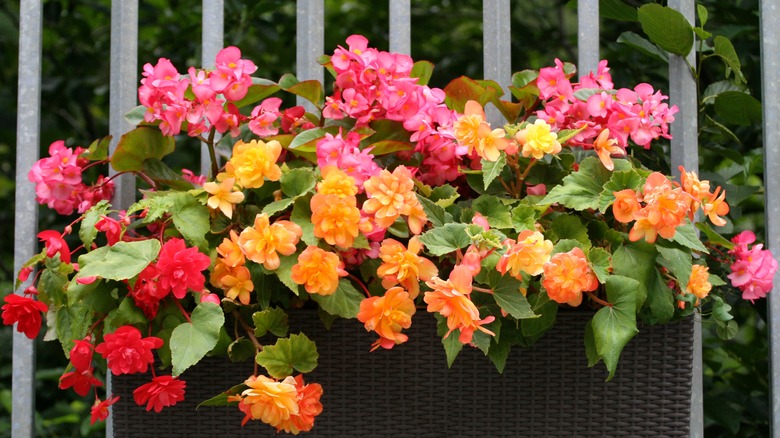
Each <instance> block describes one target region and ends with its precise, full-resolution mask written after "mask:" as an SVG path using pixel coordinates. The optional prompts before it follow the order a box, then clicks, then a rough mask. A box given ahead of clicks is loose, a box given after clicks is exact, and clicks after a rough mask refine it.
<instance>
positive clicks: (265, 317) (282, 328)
mask: <svg viewBox="0 0 780 438" xmlns="http://www.w3.org/2000/svg"><path fill="white" fill-rule="evenodd" d="M252 322H254V323H255V336H257V337H258V338H260V337H263V336H265V334H266V333H268V332H271V334H273V335H274V336H276V337H278V338H282V337H285V336H287V331H288V330H289V329H290V326H289V324H288V323H287V312H285V311H284V310H282V309H280V308H278V307H273V308H270V309H265V310H261V311H259V312H255V313H253V314H252Z"/></svg>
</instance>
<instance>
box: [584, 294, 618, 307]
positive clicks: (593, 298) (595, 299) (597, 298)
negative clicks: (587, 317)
mask: <svg viewBox="0 0 780 438" xmlns="http://www.w3.org/2000/svg"><path fill="white" fill-rule="evenodd" d="M586 293H587V294H588V296H589V297H590V299H591V300H593V301H595V302H597V303H599V304H601V305H602V306H604V307H612V303H609V302H607V301H604V300H602V299H601V298H599V297H597V296H596V294H594V293H593V292H586Z"/></svg>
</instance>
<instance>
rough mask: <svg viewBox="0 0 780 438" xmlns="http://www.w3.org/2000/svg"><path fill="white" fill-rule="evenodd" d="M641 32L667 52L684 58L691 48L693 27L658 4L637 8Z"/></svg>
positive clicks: (675, 13)
mask: <svg viewBox="0 0 780 438" xmlns="http://www.w3.org/2000/svg"><path fill="white" fill-rule="evenodd" d="M637 17H638V18H639V22H640V23H641V24H642V30H643V31H644V32H645V34H646V35H647V36H648V37H649V38H650V41H652V42H653V43H655V44H658V46H660V47H661V48H662V49H664V50H666V51H667V52H670V53H673V54H675V55H679V56H686V55H688V53H689V52H690V51H691V48H692V47H693V27H691V24H690V23H688V20H686V19H685V17H684V16H683V14H681V13H679V12H677V11H675V10H674V9H672V8H669V7H665V6H661V5H659V4H647V5H644V6H642V7H641V8H639V13H638V16H637Z"/></svg>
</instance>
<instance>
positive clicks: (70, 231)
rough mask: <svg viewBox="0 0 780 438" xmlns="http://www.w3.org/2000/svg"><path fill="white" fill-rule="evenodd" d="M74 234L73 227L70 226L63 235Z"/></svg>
mask: <svg viewBox="0 0 780 438" xmlns="http://www.w3.org/2000/svg"><path fill="white" fill-rule="evenodd" d="M72 232H73V227H71V226H70V225H68V226H66V227H65V229H64V230H63V234H64V235H65V234H70V233H72Z"/></svg>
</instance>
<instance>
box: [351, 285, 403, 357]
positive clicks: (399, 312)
mask: <svg viewBox="0 0 780 438" xmlns="http://www.w3.org/2000/svg"><path fill="white" fill-rule="evenodd" d="M415 310H416V309H415V307H414V301H412V299H411V298H410V296H409V293H407V292H406V291H405V290H403V289H402V288H400V287H391V288H390V289H388V290H387V292H385V295H384V296H381V297H371V298H366V299H364V300H363V301H361V302H360V312H358V314H357V319H358V321H360V322H362V323H364V325H365V327H366V330H367V331H371V330H373V331H375V332H376V333H377V334H378V335H379V339H377V341H376V342H374V343H373V344H371V351H374V350H376V349H377V348H379V347H382V348H386V349H390V348H393V346H394V345H396V344H402V343H404V342H406V341H407V340H408V339H409V337H408V336H406V335H405V334H403V333H401V330H402V329H408V328H409V327H411V325H412V315H414V312H415Z"/></svg>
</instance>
